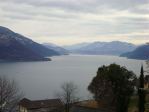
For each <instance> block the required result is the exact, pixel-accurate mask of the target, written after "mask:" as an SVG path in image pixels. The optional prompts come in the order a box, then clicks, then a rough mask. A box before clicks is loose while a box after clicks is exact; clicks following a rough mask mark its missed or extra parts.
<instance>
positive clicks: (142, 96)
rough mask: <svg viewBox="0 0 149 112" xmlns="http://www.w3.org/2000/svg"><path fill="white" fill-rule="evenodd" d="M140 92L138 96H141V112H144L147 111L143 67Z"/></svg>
mask: <svg viewBox="0 0 149 112" xmlns="http://www.w3.org/2000/svg"><path fill="white" fill-rule="evenodd" d="M139 81H140V83H139V90H138V94H139V112H144V111H145V107H144V105H145V90H144V70H143V66H142V67H141V74H140V78H139Z"/></svg>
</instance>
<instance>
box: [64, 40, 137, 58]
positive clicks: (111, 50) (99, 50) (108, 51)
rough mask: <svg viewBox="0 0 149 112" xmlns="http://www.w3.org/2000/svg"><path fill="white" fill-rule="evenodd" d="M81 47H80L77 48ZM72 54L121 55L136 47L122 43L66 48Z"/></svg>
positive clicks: (100, 43)
mask: <svg viewBox="0 0 149 112" xmlns="http://www.w3.org/2000/svg"><path fill="white" fill-rule="evenodd" d="M78 45H79V47H77V46H78ZM64 48H65V49H68V50H69V51H70V52H72V53H77V54H88V55H120V54H122V53H125V52H129V51H133V50H134V49H135V48H136V45H134V44H131V43H126V42H121V41H112V42H93V43H83V44H81V43H80V44H76V45H73V46H70V47H69V46H66V47H65V46H64Z"/></svg>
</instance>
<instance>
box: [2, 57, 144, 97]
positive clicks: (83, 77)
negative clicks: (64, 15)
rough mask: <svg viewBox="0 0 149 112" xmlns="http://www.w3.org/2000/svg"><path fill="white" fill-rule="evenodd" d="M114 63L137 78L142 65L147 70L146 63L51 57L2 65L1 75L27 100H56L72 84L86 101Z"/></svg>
mask: <svg viewBox="0 0 149 112" xmlns="http://www.w3.org/2000/svg"><path fill="white" fill-rule="evenodd" d="M111 63H116V64H120V65H121V66H126V67H127V68H128V69H129V70H132V71H134V73H136V74H137V76H138V75H139V74H140V67H141V64H143V63H144V66H145V61H142V60H134V59H126V58H122V57H118V56H97V55H66V56H55V57H52V61H47V62H1V63H0V71H1V74H0V75H6V76H8V77H9V78H13V79H15V80H16V81H17V82H18V84H19V86H20V88H21V90H22V91H23V92H24V93H25V97H27V98H31V99H45V98H55V93H56V92H57V91H59V89H60V86H61V84H62V83H64V82H67V81H73V82H74V83H75V84H77V85H78V88H79V90H80V91H79V94H78V95H79V96H80V97H81V98H82V99H87V98H88V97H89V96H90V95H89V92H88V91H87V86H88V85H89V83H90V82H91V80H92V78H93V77H94V76H95V75H96V72H97V69H98V67H100V66H102V65H109V64H111ZM144 68H146V67H144Z"/></svg>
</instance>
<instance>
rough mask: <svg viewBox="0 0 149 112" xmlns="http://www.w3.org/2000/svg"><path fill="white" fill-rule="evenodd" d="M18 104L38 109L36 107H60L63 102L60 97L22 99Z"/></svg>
mask: <svg viewBox="0 0 149 112" xmlns="http://www.w3.org/2000/svg"><path fill="white" fill-rule="evenodd" d="M19 105H21V106H23V107H26V108H27V109H38V108H49V107H62V106H63V103H62V102H61V100H60V99H46V100H35V101H31V100H29V99H26V98H24V99H22V100H21V101H20V103H19Z"/></svg>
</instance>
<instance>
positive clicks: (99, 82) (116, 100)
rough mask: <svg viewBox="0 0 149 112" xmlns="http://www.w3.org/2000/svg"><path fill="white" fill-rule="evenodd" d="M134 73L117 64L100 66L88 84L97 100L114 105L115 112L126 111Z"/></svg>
mask: <svg viewBox="0 0 149 112" xmlns="http://www.w3.org/2000/svg"><path fill="white" fill-rule="evenodd" d="M135 79H136V75H135V74H134V73H133V72H132V71H129V70H127V69H126V68H125V67H121V66H120V65H117V64H111V65H109V66H102V67H100V68H99V69H98V71H97V75H96V76H95V77H94V78H93V80H92V82H91V83H90V85H89V86H88V90H89V91H90V92H91V93H92V94H93V95H94V98H95V99H96V100H97V101H103V102H104V103H105V104H107V105H108V106H114V107H115V110H116V112H127V109H128V104H129V99H130V96H131V95H132V94H133V91H134V86H135Z"/></svg>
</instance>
